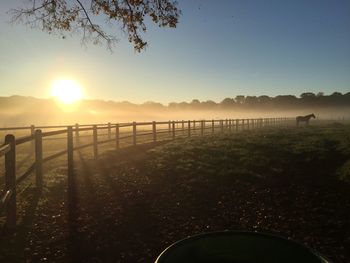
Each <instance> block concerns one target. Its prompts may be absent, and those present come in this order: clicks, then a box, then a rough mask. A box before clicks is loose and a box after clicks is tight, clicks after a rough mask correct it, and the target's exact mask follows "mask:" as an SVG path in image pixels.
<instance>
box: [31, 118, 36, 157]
mask: <svg viewBox="0 0 350 263" xmlns="http://www.w3.org/2000/svg"><path fill="white" fill-rule="evenodd" d="M30 135H31V136H34V135H35V126H34V125H33V124H32V125H30ZM30 143H31V145H32V152H31V153H35V140H31V141H30Z"/></svg>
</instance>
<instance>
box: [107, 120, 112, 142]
mask: <svg viewBox="0 0 350 263" xmlns="http://www.w3.org/2000/svg"><path fill="white" fill-rule="evenodd" d="M111 138H112V126H111V123H110V122H108V139H109V140H110V139H111Z"/></svg>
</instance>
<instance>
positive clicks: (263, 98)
mask: <svg viewBox="0 0 350 263" xmlns="http://www.w3.org/2000/svg"><path fill="white" fill-rule="evenodd" d="M258 101H259V104H264V105H266V104H269V103H270V102H271V101H272V98H270V97H269V96H266V95H262V96H259V97H258Z"/></svg>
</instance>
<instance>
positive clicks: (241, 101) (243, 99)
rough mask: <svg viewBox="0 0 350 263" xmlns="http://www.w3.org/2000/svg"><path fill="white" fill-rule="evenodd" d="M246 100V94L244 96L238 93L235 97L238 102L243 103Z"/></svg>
mask: <svg viewBox="0 0 350 263" xmlns="http://www.w3.org/2000/svg"><path fill="white" fill-rule="evenodd" d="M244 101H245V96H243V95H237V96H236V98H235V102H236V103H237V104H243V103H244Z"/></svg>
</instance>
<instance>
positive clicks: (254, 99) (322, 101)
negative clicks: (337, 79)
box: [148, 92, 350, 109]
mask: <svg viewBox="0 0 350 263" xmlns="http://www.w3.org/2000/svg"><path fill="white" fill-rule="evenodd" d="M148 104H149V105H151V104H153V103H151V102H148ZM158 106H159V105H158ZM346 106H350V92H348V93H346V94H342V93H340V92H334V93H332V94H331V95H324V93H323V92H319V93H317V94H315V93H312V92H305V93H302V94H301V95H300V97H296V96H293V95H279V96H276V97H269V96H266V95H262V96H243V95H238V96H236V97H234V98H225V99H223V100H222V101H221V102H219V103H217V102H214V101H212V100H207V101H199V100H197V99H194V100H192V101H191V102H189V103H188V102H180V103H177V102H172V103H169V105H168V107H169V108H171V109H271V108H284V109H293V108H309V107H346Z"/></svg>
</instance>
